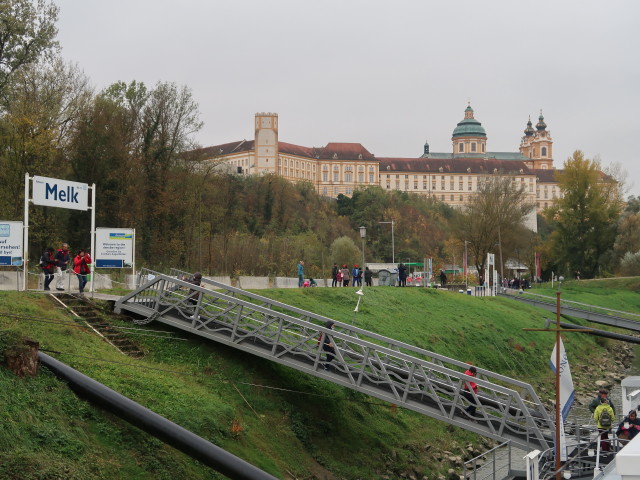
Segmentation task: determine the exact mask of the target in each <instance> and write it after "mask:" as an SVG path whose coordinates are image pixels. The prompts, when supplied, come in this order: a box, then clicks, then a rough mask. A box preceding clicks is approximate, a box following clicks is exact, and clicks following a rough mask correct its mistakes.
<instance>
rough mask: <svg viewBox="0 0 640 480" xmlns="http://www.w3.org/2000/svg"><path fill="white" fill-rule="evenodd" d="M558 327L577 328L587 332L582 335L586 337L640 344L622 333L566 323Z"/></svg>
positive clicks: (639, 341) (637, 340)
mask: <svg viewBox="0 0 640 480" xmlns="http://www.w3.org/2000/svg"><path fill="white" fill-rule="evenodd" d="M550 322H551V323H553V324H554V325H555V323H556V322H555V320H551V321H550ZM560 326H561V327H562V328H579V329H580V330H589V331H588V332H583V333H586V334H588V335H595V336H598V337H606V338H612V339H614V340H622V341H623V342H629V343H637V344H640V338H638V337H634V336H632V335H625V334H623V333H614V332H607V331H606V330H599V329H597V328H590V327H583V326H582V325H575V324H573V323H567V322H560Z"/></svg>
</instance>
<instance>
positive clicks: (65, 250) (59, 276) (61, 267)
mask: <svg viewBox="0 0 640 480" xmlns="http://www.w3.org/2000/svg"><path fill="white" fill-rule="evenodd" d="M55 258H56V290H58V291H60V292H62V291H64V283H65V280H66V279H67V267H68V266H69V262H70V261H71V255H70V254H69V245H68V244H66V243H63V244H62V248H60V249H59V250H58V251H57V252H56V256H55Z"/></svg>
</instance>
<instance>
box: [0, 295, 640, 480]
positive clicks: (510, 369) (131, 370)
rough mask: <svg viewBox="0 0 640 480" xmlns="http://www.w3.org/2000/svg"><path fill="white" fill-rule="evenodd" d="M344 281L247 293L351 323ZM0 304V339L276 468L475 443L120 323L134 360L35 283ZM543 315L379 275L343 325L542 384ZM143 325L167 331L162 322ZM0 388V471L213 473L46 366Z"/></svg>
mask: <svg viewBox="0 0 640 480" xmlns="http://www.w3.org/2000/svg"><path fill="white" fill-rule="evenodd" d="M582 284H586V282H582V283H581V285H582ZM568 289H569V286H568V285H567V286H563V290H564V291H567V290H568ZM354 292H355V290H354V289H352V288H346V289H345V288H340V289H330V288H329V289H325V288H317V289H303V290H297V289H291V290H284V289H283V290H268V291H261V292H259V293H261V294H262V295H265V296H269V297H271V298H274V299H277V300H279V301H283V302H285V303H288V304H291V305H295V306H297V307H300V308H303V309H308V310H311V311H315V312H318V313H321V314H323V315H325V316H328V317H331V318H334V319H336V320H337V321H341V322H345V323H351V322H353V321H354V313H353V308H354V306H355V302H356V300H357V299H356V295H355V293H354ZM616 292H617V290H616ZM618 294H619V295H620V296H621V297H623V298H627V296H628V297H630V298H631V297H635V296H637V294H636V293H634V292H630V291H626V292H623V293H620V292H618ZM629 302H630V303H629V304H631V300H629ZM621 304H622V300H618V305H619V306H620V305H621ZM0 312H11V313H14V314H15V313H18V314H21V315H26V316H29V317H30V318H31V319H30V320H25V319H17V318H12V317H3V316H0V333H1V335H0V347H1V346H2V345H1V343H2V341H3V339H4V340H6V339H8V337H9V336H8V335H7V332H9V331H11V332H17V333H19V334H21V335H25V336H28V337H30V338H33V339H35V340H38V341H39V342H40V344H41V348H42V349H45V350H54V351H57V352H61V353H55V354H52V355H53V356H54V357H56V358H58V359H60V360H61V361H63V362H65V363H67V364H69V365H71V366H72V367H74V368H76V369H78V370H80V371H81V372H83V373H84V374H86V375H88V376H90V377H92V378H95V379H96V380H98V381H100V382H102V383H104V384H106V385H107V386H109V387H111V388H113V389H114V390H116V391H118V392H119V393H122V394H123V395H126V396H128V397H130V398H132V399H133V400H135V401H138V402H140V403H141V404H143V405H145V406H146V407H148V408H150V409H151V410H153V411H155V412H157V413H159V414H161V415H163V416H165V417H167V418H169V419H170V420H172V421H174V422H176V423H178V424H179V425H181V426H183V427H185V428H187V429H189V430H191V431H193V432H195V433H196V434H198V435H201V436H203V437H204V438H207V439H208V440H210V441H212V442H214V443H216V444H218V445H220V446H222V447H223V448H225V449H227V450H229V451H231V452H232V453H234V454H236V455H238V456H240V457H241V458H243V459H245V460H247V461H249V462H251V463H252V464H254V465H256V466H258V467H260V468H262V469H264V470H266V471H268V472H270V473H271V474H273V475H274V476H276V477H279V478H293V476H292V475H295V476H296V477H299V478H300V477H301V478H305V477H309V476H310V475H311V474H317V475H318V476H319V478H325V475H326V478H345V479H356V478H367V479H370V478H377V474H379V473H385V472H386V473H387V474H388V475H390V476H391V477H394V475H397V474H398V473H399V472H405V471H408V470H414V471H415V470H417V471H418V472H422V473H423V474H425V475H428V476H429V477H431V476H432V475H433V474H435V473H437V472H442V471H446V469H447V468H450V466H451V465H450V464H449V463H448V462H447V461H446V457H447V455H446V454H444V453H443V452H445V451H451V452H454V453H462V452H463V450H464V448H465V447H466V445H467V443H469V442H479V441H480V439H479V437H476V436H475V435H473V434H470V433H468V432H465V431H462V430H459V429H456V428H451V427H448V426H447V425H445V424H443V423H441V422H437V421H435V420H431V419H429V418H426V417H424V416H422V415H419V414H416V413H413V412H410V411H405V410H402V409H396V408H394V407H393V406H391V405H389V404H385V403H383V402H380V401H379V400H376V399H372V398H369V397H366V396H364V395H362V394H359V393H356V392H353V391H351V390H348V389H345V388H342V387H338V386H335V385H333V384H331V383H328V382H326V381H323V380H321V379H317V378H315V377H312V376H308V375H305V374H302V373H299V372H297V371H294V370H291V369H289V368H286V367H283V366H280V365H276V364H270V362H266V361H264V360H261V359H258V358H256V357H252V356H250V355H247V354H244V353H242V352H237V351H234V350H233V349H230V348H227V347H224V346H221V345H216V344H212V343H210V342H208V341H204V340H200V339H197V338H192V337H190V336H187V335H186V334H183V333H181V332H174V334H173V336H174V337H175V338H174V339H172V340H169V339H162V338H157V337H152V336H140V335H133V334H132V335H131V337H132V338H135V339H136V341H137V342H138V343H139V345H140V346H141V347H142V348H143V349H144V350H145V351H146V352H147V356H146V357H145V358H144V359H143V360H133V359H130V358H127V357H123V356H122V355H120V354H118V353H117V352H115V351H113V350H112V349H111V348H110V347H108V345H107V344H105V343H104V342H102V341H101V340H100V339H98V338H97V337H96V336H95V335H93V334H92V333H90V332H89V331H87V330H85V329H82V328H78V327H77V326H74V325H73V324H72V323H64V324H58V323H45V322H43V321H42V320H45V319H47V320H61V321H65V322H70V320H71V319H70V318H69V316H68V315H66V314H65V312H63V311H61V310H59V309H57V308H56V307H55V306H53V304H52V303H50V302H49V300H47V299H46V298H45V297H44V296H42V295H38V294H23V293H15V292H7V293H0ZM545 316H548V314H546V313H544V312H540V311H537V310H534V309H531V308H529V307H527V306H525V305H519V304H517V305H514V303H513V301H511V300H508V299H496V298H473V297H468V296H466V295H460V294H455V293H449V292H438V291H435V290H429V289H417V288H407V289H399V288H384V287H380V288H373V289H367V290H366V294H365V297H364V298H363V301H362V303H361V306H360V312H359V313H358V314H357V317H355V323H356V324H357V325H358V326H359V327H361V328H365V329H367V330H372V331H376V332H378V333H380V334H383V335H386V336H389V337H393V338H396V339H398V340H401V341H404V342H407V343H411V344H414V345H416V346H419V347H422V348H425V349H428V350H432V351H435V352H437V353H440V354H443V355H447V356H450V357H454V358H457V359H460V360H463V361H469V362H472V363H474V364H477V365H480V366H482V367H483V368H487V369H491V370H495V371H497V372H500V373H504V374H507V375H512V376H517V377H518V378H521V379H522V380H525V381H529V382H530V383H532V384H534V385H539V386H541V387H542V386H547V387H548V386H550V385H551V384H552V377H551V374H550V372H549V369H548V359H549V356H550V352H551V348H552V346H553V336H552V335H550V334H548V333H544V332H525V331H523V330H522V329H523V328H526V327H541V326H542V325H543V321H544V320H543V319H544V317H545ZM121 325H123V326H131V325H130V324H128V323H124V322H122V323H121ZM146 328H149V329H156V330H169V329H168V328H167V327H164V326H163V325H161V324H151V325H149V326H148V327H146ZM178 339H180V340H178ZM565 343H566V347H567V350H568V354H569V355H570V357H571V358H574V359H575V360H574V364H582V365H592V364H593V363H594V359H597V358H599V357H600V356H602V355H603V351H604V350H603V348H602V347H601V345H600V343H602V342H596V340H595V339H594V338H593V337H588V336H578V335H573V336H571V337H568V338H566V340H565ZM591 373H593V372H591ZM258 385H259V386H258ZM0 391H1V392H2V393H0V396H1V401H0V405H1V406H0V412H1V413H2V422H3V427H4V428H2V429H1V430H0V478H15V479H36V478H65V479H81V478H82V479H87V478H97V479H100V478H104V479H112V478H140V479H147V478H149V479H151V478H153V479H163V478H166V479H172V480H175V479H181V478H185V479H186V478H189V479H198V478H218V477H217V476H216V475H214V474H212V472H211V470H210V469H208V468H205V467H203V466H201V465H200V464H198V463H197V462H195V461H192V460H191V459H189V458H188V457H187V456H185V455H183V454H181V453H179V452H176V451H175V450H173V449H172V448H170V447H167V446H165V445H163V444H162V443H161V442H159V441H157V440H155V439H153V438H151V437H149V436H148V435H146V434H144V433H142V432H140V431H138V430H137V429H135V428H134V427H131V426H129V425H128V424H126V423H124V422H121V421H119V420H118V419H116V418H114V417H112V416H111V415H109V414H105V413H103V412H102V411H101V410H100V409H98V408H95V407H92V406H91V405H89V404H87V403H86V402H84V401H82V400H80V399H78V398H77V397H76V396H75V395H74V394H73V393H72V392H71V391H70V390H69V389H68V388H67V387H66V385H65V384H63V383H61V382H59V381H58V380H56V379H55V378H54V377H53V376H52V375H51V374H49V373H48V372H47V371H46V369H41V371H40V375H39V376H38V377H37V378H35V379H24V380H20V379H17V378H16V377H15V376H14V375H13V374H12V373H10V372H8V371H7V370H6V369H5V368H0ZM442 458H445V461H444V463H441V462H440V459H442ZM329 472H331V473H332V474H333V475H334V476H333V477H332V476H331V473H329Z"/></svg>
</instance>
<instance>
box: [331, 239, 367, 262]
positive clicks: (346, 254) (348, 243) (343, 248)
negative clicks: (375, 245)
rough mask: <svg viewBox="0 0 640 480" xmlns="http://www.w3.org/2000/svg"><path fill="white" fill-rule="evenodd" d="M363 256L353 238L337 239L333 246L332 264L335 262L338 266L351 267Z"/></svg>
mask: <svg viewBox="0 0 640 480" xmlns="http://www.w3.org/2000/svg"><path fill="white" fill-rule="evenodd" d="M360 256H361V251H360V249H359V248H358V247H357V246H356V244H355V242H354V241H353V239H352V238H351V237H347V236H344V237H340V238H336V239H335V240H334V241H333V243H332V244H331V262H332V263H333V262H335V263H337V264H338V265H343V264H347V266H349V267H350V266H351V265H353V264H355V263H358V258H360Z"/></svg>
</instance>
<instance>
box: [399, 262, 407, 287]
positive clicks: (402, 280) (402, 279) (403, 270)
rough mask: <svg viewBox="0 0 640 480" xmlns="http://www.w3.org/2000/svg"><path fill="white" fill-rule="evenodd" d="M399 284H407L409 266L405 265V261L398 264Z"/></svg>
mask: <svg viewBox="0 0 640 480" xmlns="http://www.w3.org/2000/svg"><path fill="white" fill-rule="evenodd" d="M398 286H399V287H406V286H407V267H405V266H404V263H400V265H398Z"/></svg>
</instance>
